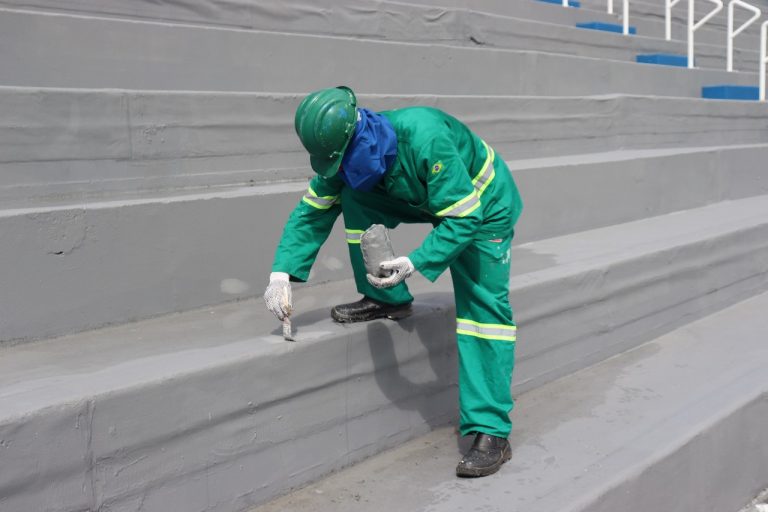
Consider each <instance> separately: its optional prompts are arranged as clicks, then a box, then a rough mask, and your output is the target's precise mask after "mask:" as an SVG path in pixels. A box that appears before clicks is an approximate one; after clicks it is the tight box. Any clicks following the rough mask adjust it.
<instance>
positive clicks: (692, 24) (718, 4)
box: [688, 0, 723, 68]
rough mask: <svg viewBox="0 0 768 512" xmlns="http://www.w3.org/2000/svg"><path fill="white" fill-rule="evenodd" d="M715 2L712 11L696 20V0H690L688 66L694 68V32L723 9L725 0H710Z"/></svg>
mask: <svg viewBox="0 0 768 512" xmlns="http://www.w3.org/2000/svg"><path fill="white" fill-rule="evenodd" d="M708 1H710V2H712V3H713V4H715V8H714V9H712V11H711V12H710V13H709V14H707V15H706V16H704V17H703V18H701V19H700V20H699V21H698V22H697V21H695V16H694V8H693V4H694V0H688V67H689V68H693V54H694V38H693V34H694V32H696V31H697V30H698V29H700V28H701V27H702V26H703V25H704V24H705V23H706V22H708V21H709V20H710V18H712V16H714V15H715V14H717V13H719V12H720V11H722V10H723V0H708Z"/></svg>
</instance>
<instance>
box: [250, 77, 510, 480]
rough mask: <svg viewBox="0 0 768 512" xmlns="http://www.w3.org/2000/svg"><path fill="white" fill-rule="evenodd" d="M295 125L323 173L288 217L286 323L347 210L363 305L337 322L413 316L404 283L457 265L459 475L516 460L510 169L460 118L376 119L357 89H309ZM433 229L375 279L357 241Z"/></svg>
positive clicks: (341, 311)
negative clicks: (381, 233)
mask: <svg viewBox="0 0 768 512" xmlns="http://www.w3.org/2000/svg"><path fill="white" fill-rule="evenodd" d="M294 126H295V129H296V133H297V134H298V137H299V139H300V140H301V143H302V144H303V146H304V148H305V149H306V150H307V151H308V152H309V156H310V164H311V167H312V169H313V170H314V171H315V173H317V176H315V177H313V178H312V180H311V181H310V183H309V188H308V189H307V191H306V193H305V194H304V196H303V197H302V199H301V201H300V202H299V204H298V205H297V206H296V208H295V209H294V210H293V212H292V213H291V215H290V217H289V219H288V223H287V225H286V226H285V230H284V231H283V235H282V238H281V239H280V242H279V244H278V247H277V251H276V255H275V260H274V264H273V266H272V273H271V275H270V282H269V286H268V287H267V290H266V292H265V294H264V298H265V301H266V304H267V307H268V308H269V310H270V311H272V312H273V313H274V314H275V315H276V316H277V318H278V319H280V320H283V319H284V318H285V317H286V316H287V315H290V313H291V310H292V305H291V299H290V297H291V288H290V282H291V281H298V282H303V281H306V280H307V279H308V278H309V270H310V268H311V266H312V264H313V262H314V260H315V257H316V256H317V253H318V251H319V249H320V246H321V245H322V244H323V243H324V242H325V240H326V239H327V237H328V235H329V233H330V231H331V228H332V226H333V224H334V222H335V220H336V218H337V217H338V215H339V214H340V213H341V214H342V215H343V218H344V226H345V231H346V241H347V244H348V248H349V255H350V258H351V261H352V268H353V271H354V277H355V283H356V286H357V290H358V292H360V293H361V294H362V296H363V297H362V299H361V300H358V301H357V302H352V303H350V304H341V305H337V306H335V307H333V308H332V309H331V317H332V318H333V319H334V320H335V321H337V322H362V321H367V320H373V319H377V318H391V319H401V318H404V317H406V316H408V315H410V314H411V302H413V296H412V295H411V294H410V292H409V291H408V287H407V286H406V283H405V282H404V280H405V279H406V278H408V277H409V276H411V275H412V274H413V273H414V272H416V271H418V272H420V273H421V274H422V275H423V276H424V277H426V278H427V279H428V280H430V281H434V280H435V279H437V277H438V276H439V275H440V274H441V273H442V272H443V271H444V270H445V269H446V268H450V271H451V277H452V279H453V286H454V295H455V302H456V333H457V340H458V354H459V410H460V418H459V432H460V434H461V435H462V436H465V435H474V441H473V443H472V445H471V447H470V448H469V450H468V451H467V453H466V454H465V455H464V457H463V458H462V459H461V461H460V462H459V464H458V466H457V468H456V474H457V475H458V476H462V477H477V476H485V475H490V474H492V473H495V472H496V471H497V470H498V469H499V468H500V467H501V465H502V464H503V463H504V462H506V461H507V460H509V458H510V446H509V442H508V440H507V438H508V436H509V434H510V432H511V429H512V424H511V421H510V419H509V413H510V411H511V410H512V407H513V401H512V396H511V390H510V384H511V380H512V369H513V367H514V354H515V340H516V327H515V323H514V320H513V317H512V311H511V308H510V305H509V300H508V293H509V266H510V242H511V240H512V237H513V235H514V226H515V222H516V221H517V218H518V217H519V215H520V212H521V210H522V202H521V200H520V195H519V193H518V191H517V187H516V186H515V183H514V181H513V179H512V176H511V174H510V172H509V169H508V168H507V166H506V164H505V163H504V161H503V160H502V159H501V157H500V156H499V155H498V154H496V153H495V151H494V150H493V148H491V147H490V146H489V145H488V144H487V143H486V142H484V141H483V140H482V139H480V138H479V137H478V136H477V135H475V134H474V133H472V131H470V130H469V128H467V126H465V125H464V124H462V123H461V122H459V121H458V120H457V119H456V118H454V117H452V116H450V115H448V114H446V113H444V112H442V111H440V110H438V109H435V108H430V107H408V108H402V109H398V110H390V111H383V112H373V111H371V110H367V109H365V108H360V107H358V106H357V99H356V97H355V94H354V92H353V91H352V90H351V89H349V88H347V87H336V88H330V89H323V90H320V91H316V92H313V93H311V94H309V95H308V96H307V97H306V98H304V99H303V101H302V102H301V104H300V105H299V107H298V109H297V110H296V115H295V120H294ZM401 222H406V223H413V222H423V223H430V224H432V225H433V229H432V230H431V231H430V233H429V234H428V235H427V236H426V238H425V239H424V241H423V243H422V244H421V245H420V246H419V247H418V248H417V249H415V250H414V251H413V252H411V253H410V254H408V255H407V256H400V257H397V258H394V259H392V260H391V261H385V262H383V263H381V270H385V271H387V272H382V273H383V274H384V273H386V274H389V275H388V276H387V277H380V276H374V275H372V274H368V273H367V272H366V269H365V265H364V262H363V257H362V253H361V249H360V236H361V235H362V233H363V232H364V231H365V230H366V229H367V228H368V227H370V226H371V225H373V224H383V225H384V226H386V227H387V228H390V229H391V228H394V227H396V226H397V225H398V224H399V223H401Z"/></svg>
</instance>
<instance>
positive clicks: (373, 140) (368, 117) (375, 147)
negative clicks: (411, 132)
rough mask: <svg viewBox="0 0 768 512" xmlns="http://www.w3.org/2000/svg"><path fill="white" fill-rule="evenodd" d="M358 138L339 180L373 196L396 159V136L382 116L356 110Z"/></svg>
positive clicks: (356, 134)
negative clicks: (373, 191) (374, 189)
mask: <svg viewBox="0 0 768 512" xmlns="http://www.w3.org/2000/svg"><path fill="white" fill-rule="evenodd" d="M357 113H358V120H357V126H356V127H355V135H354V136H353V137H352V141H351V142H350V143H349V146H347V150H346V152H345V153H344V157H343V158H342V159H341V171H339V176H341V179H342V180H344V183H346V184H347V185H349V186H350V187H352V189H354V190H360V191H362V192H370V191H371V190H373V187H375V186H376V184H377V183H378V182H379V181H381V179H382V178H383V177H384V175H385V174H386V173H387V170H389V169H390V168H391V167H392V164H393V163H394V162H395V158H396V157H397V135H395V129H394V128H393V127H392V123H390V122H389V120H388V119H387V118H386V117H384V116H383V115H381V114H377V113H376V112H372V111H370V110H367V109H364V108H359V109H357Z"/></svg>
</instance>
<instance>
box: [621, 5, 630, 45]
mask: <svg viewBox="0 0 768 512" xmlns="http://www.w3.org/2000/svg"><path fill="white" fill-rule="evenodd" d="M621 17H622V20H623V21H622V23H623V25H622V33H623V34H624V35H625V36H626V35H628V34H629V0H622V2H621Z"/></svg>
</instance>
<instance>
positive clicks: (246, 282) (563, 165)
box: [0, 144, 768, 343]
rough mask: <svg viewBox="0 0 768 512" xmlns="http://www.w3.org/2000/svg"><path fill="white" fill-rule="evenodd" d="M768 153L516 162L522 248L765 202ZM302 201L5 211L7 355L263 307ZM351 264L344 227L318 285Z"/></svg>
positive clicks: (283, 193) (143, 202)
mask: <svg viewBox="0 0 768 512" xmlns="http://www.w3.org/2000/svg"><path fill="white" fill-rule="evenodd" d="M501 154H504V153H501ZM767 154H768V145H766V144H763V145H757V146H748V147H745V146H741V147H719V148H718V147H714V148H698V149H693V148H691V149H668V150H627V151H615V152H607V153H597V154H587V155H581V156H563V157H550V158H539V159H530V160H510V166H511V168H512V173H513V174H514V176H515V179H516V181H517V183H518V185H519V187H520V190H521V193H522V195H523V198H524V200H525V203H526V211H525V214H524V217H523V220H522V221H521V223H520V225H519V229H518V235H517V243H524V242H529V241H531V240H540V239H542V238H547V237H552V236H558V235H563V234H567V233H573V232H576V231H582V230H587V229H593V228H596V227H601V226H607V225H611V224H615V223H619V222H628V221H632V220H637V219H642V218H645V217H649V216H654V215H662V214H665V213H669V212H672V211H678V210H683V209H688V208H695V207H698V206H703V205H706V204H710V203H714V202H718V201H723V200H728V199H738V198H744V197H750V196H754V195H759V194H768V178H767V177H766V175H765V173H764V171H763V169H764V165H763V162H765V161H766V158H767V157H768V156H767ZM305 189H306V182H305V181H300V182H293V183H283V184H272V185H260V186H253V187H239V188H224V189H221V190H218V191H207V192H204V193H203V192H199V193H189V192H187V193H184V194H180V195H169V194H167V193H165V194H159V195H156V196H150V197H140V198H136V199H125V198H123V199H119V200H117V199H113V200H105V201H89V202H83V203H71V202H68V203H65V204H61V205H55V206H54V205H43V206H35V207H26V208H16V209H6V210H2V211H0V244H2V246H3V247H5V248H6V249H5V250H4V251H2V253H0V265H2V267H3V268H14V269H16V271H15V272H6V273H2V274H0V288H2V289H5V290H14V293H9V294H4V295H2V298H1V299H0V311H3V316H4V318H5V320H4V322H3V324H2V325H0V342H5V343H9V342H15V341H23V340H29V339H35V338H42V337H49V336H55V335H61V334H66V333H71V332H77V331H82V330H85V329H89V328H95V327H99V326H102V325H106V324H114V323H122V322H126V321H131V320H135V319H140V318H147V317H150V316H154V315H158V314H163V313H172V312H176V311H185V310H189V309H192V308H196V307H201V306H206V305H211V304H219V303H222V302H225V301H229V300H235V299H243V298H247V297H253V296H257V295H260V294H261V293H262V291H263V287H264V286H265V283H264V279H266V276H267V275H268V273H269V270H270V268H271V263H272V251H273V248H274V247H276V245H277V241H278V239H279V236H280V233H281V232H282V228H283V223H284V222H285V219H287V218H288V214H289V212H290V210H291V209H292V208H293V207H294V205H295V204H296V202H297V201H298V200H299V198H300V197H301V195H302V194H303V193H304V191H305ZM563 205H568V207H564V206H563ZM598 205H599V206H598ZM426 233H427V227H426V226H421V225H411V226H405V227H403V228H402V229H398V231H397V232H395V233H394V236H393V240H394V242H395V243H396V246H397V247H399V248H400V250H402V251H403V252H406V251H407V252H410V251H411V250H412V249H414V248H415V247H417V246H418V244H419V243H420V242H421V240H422V239H423V237H424V236H425V235H426ZM347 262H348V256H347V247H346V244H345V243H344V234H343V231H342V227H341V223H340V222H337V226H336V227H335V229H334V231H333V233H332V234H331V237H330V241H329V242H328V243H326V244H325V246H324V248H323V250H322V251H321V252H320V255H319V258H318V260H317V263H316V264H315V266H314V269H313V273H312V276H311V282H312V283H322V282H325V281H337V280H340V279H346V278H348V277H349V271H350V269H349V265H348V263H347ZM29 276H35V277H34V281H30V278H29Z"/></svg>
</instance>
